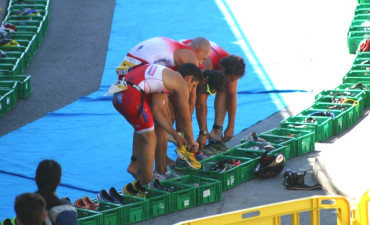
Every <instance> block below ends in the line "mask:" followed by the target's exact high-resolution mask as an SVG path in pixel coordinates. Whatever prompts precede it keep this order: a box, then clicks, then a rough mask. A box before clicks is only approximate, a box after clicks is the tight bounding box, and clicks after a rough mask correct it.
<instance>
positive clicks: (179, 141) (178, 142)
mask: <svg viewBox="0 0 370 225" xmlns="http://www.w3.org/2000/svg"><path fill="white" fill-rule="evenodd" d="M173 138H175V141H176V145H177V147H181V146H183V145H185V144H186V140H185V138H183V137H181V135H179V134H178V133H177V132H176V134H175V136H173Z"/></svg>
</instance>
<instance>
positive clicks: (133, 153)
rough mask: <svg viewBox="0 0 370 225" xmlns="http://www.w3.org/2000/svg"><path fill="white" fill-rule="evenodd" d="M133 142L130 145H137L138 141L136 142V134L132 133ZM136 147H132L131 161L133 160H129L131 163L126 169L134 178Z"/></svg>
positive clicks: (135, 174)
mask: <svg viewBox="0 0 370 225" xmlns="http://www.w3.org/2000/svg"><path fill="white" fill-rule="evenodd" d="M133 137H134V138H133V142H132V143H137V142H138V140H136V139H137V138H138V137H137V134H136V132H134V135H133ZM137 156H138V154H137V146H135V144H133V145H132V159H133V158H134V159H135V160H132V159H131V162H130V165H129V166H128V168H127V172H129V173H130V174H131V175H132V176H133V177H134V178H136V176H137V173H136V170H137Z"/></svg>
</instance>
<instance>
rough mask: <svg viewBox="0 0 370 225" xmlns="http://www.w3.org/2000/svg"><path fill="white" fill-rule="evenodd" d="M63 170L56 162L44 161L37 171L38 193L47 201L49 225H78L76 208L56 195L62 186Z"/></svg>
mask: <svg viewBox="0 0 370 225" xmlns="http://www.w3.org/2000/svg"><path fill="white" fill-rule="evenodd" d="M61 176H62V169H61V166H60V165H59V163H57V162H56V161H54V160H48V159H47V160H43V161H41V162H40V163H39V165H38V167H37V170H36V178H35V179H36V184H37V187H38V190H37V193H38V194H40V195H41V196H42V197H44V199H45V201H46V211H47V215H48V218H47V219H46V224H47V225H52V224H53V225H54V224H55V225H77V224H78V221H77V211H76V208H75V207H74V206H73V205H72V204H71V203H70V202H68V201H67V200H64V199H59V198H58V196H57V195H56V190H57V187H58V186H59V184H60V181H61Z"/></svg>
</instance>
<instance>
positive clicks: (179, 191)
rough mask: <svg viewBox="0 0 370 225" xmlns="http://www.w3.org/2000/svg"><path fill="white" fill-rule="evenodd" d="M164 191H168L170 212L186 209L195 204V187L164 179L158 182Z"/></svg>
mask: <svg viewBox="0 0 370 225" xmlns="http://www.w3.org/2000/svg"><path fill="white" fill-rule="evenodd" d="M160 183H161V185H162V186H163V188H164V191H167V192H169V193H170V207H171V212H176V211H180V210H183V209H188V208H191V207H194V206H196V205H197V197H196V194H197V193H196V190H195V187H192V186H189V185H185V184H180V183H178V182H172V181H171V180H165V181H161V182H160Z"/></svg>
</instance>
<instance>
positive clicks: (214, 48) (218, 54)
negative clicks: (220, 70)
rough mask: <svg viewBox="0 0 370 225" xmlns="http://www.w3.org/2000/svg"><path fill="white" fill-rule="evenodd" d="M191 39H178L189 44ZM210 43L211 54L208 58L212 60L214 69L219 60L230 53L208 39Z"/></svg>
mask: <svg viewBox="0 0 370 225" xmlns="http://www.w3.org/2000/svg"><path fill="white" fill-rule="evenodd" d="M192 40H193V39H187V40H180V41H179V42H181V43H183V44H189V43H190V42H191V41H192ZM209 42H210V43H211V54H210V56H209V58H210V59H211V61H212V65H213V69H216V68H217V66H218V63H219V62H220V60H221V59H222V58H224V57H226V56H228V55H230V54H229V53H228V52H227V51H225V50H224V49H223V48H221V47H220V46H219V45H218V44H216V43H215V42H213V41H209Z"/></svg>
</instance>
